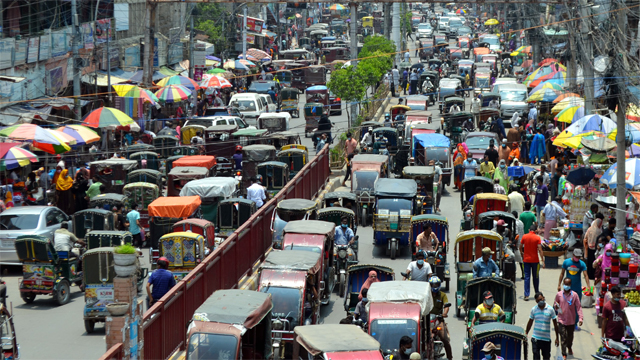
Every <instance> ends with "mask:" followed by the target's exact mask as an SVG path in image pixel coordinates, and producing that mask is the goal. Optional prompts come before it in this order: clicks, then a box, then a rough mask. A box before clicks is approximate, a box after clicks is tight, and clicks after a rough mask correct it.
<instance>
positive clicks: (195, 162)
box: [173, 155, 216, 169]
mask: <svg viewBox="0 0 640 360" xmlns="http://www.w3.org/2000/svg"><path fill="white" fill-rule="evenodd" d="M215 165H216V157H215V156H209V155H191V156H183V157H181V158H180V159H178V160H176V161H174V162H173V167H174V168H177V167H186V166H195V167H204V168H207V169H211V168H212V167H214V166H215Z"/></svg>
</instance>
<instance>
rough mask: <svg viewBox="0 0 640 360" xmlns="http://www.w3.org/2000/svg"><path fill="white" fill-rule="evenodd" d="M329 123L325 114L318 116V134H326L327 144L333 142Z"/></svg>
mask: <svg viewBox="0 0 640 360" xmlns="http://www.w3.org/2000/svg"><path fill="white" fill-rule="evenodd" d="M331 126H332V124H331V121H330V120H329V117H328V116H327V115H326V114H324V113H323V114H322V115H321V116H320V120H318V132H324V133H326V134H327V138H328V141H329V143H330V144H331V143H332V142H333V138H332V137H331Z"/></svg>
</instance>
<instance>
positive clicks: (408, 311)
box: [367, 295, 425, 324]
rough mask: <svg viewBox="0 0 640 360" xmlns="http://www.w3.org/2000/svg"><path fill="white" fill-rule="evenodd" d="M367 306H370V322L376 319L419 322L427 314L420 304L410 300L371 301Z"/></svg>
mask: <svg viewBox="0 0 640 360" xmlns="http://www.w3.org/2000/svg"><path fill="white" fill-rule="evenodd" d="M367 296H369V295H367ZM367 307H368V308H369V323H371V322H372V321H374V320H376V319H397V320H400V319H411V320H413V321H415V322H416V323H418V324H419V323H420V318H421V317H422V316H423V315H425V314H424V313H423V312H422V311H421V310H422V307H421V306H420V304H417V303H410V302H407V303H402V302H395V303H394V302H375V303H372V302H369V304H368V305H367Z"/></svg>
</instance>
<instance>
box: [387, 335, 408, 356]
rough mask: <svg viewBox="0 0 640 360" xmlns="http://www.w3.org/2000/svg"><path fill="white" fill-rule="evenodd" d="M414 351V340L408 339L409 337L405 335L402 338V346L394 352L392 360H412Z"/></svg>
mask: <svg viewBox="0 0 640 360" xmlns="http://www.w3.org/2000/svg"><path fill="white" fill-rule="evenodd" d="M412 349H413V339H412V338H410V337H408V336H407V335H404V336H403V337H401V338H400V345H399V346H398V349H396V350H394V351H393V353H392V354H391V356H392V359H393V360H397V359H400V360H403V359H406V360H411V354H412V352H413V351H412Z"/></svg>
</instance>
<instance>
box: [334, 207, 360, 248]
mask: <svg viewBox="0 0 640 360" xmlns="http://www.w3.org/2000/svg"><path fill="white" fill-rule="evenodd" d="M355 241H356V239H355V234H354V233H353V230H351V228H349V218H347V217H346V216H343V217H342V219H341V222H340V225H338V226H336V229H335V234H334V240H333V243H334V244H335V245H351V244H353V243H354V242H355ZM333 252H334V255H335V253H336V248H335V247H334V248H333ZM349 252H350V253H351V252H352V250H351V248H349Z"/></svg>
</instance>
